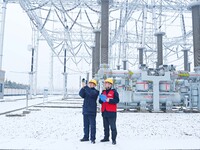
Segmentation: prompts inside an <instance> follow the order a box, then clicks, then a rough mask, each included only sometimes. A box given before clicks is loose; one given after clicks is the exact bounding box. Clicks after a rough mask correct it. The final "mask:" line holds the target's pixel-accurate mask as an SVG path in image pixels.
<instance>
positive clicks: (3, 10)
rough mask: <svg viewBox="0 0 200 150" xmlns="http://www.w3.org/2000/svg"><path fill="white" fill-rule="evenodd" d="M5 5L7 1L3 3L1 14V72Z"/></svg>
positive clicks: (0, 67) (0, 66)
mask: <svg viewBox="0 0 200 150" xmlns="http://www.w3.org/2000/svg"><path fill="white" fill-rule="evenodd" d="M6 5H7V1H3V4H2V12H1V24H0V25H1V26H0V70H2V61H3V43H4V29H5V20H6Z"/></svg>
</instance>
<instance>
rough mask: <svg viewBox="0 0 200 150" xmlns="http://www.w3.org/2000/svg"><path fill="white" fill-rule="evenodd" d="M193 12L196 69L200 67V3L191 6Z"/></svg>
mask: <svg viewBox="0 0 200 150" xmlns="http://www.w3.org/2000/svg"><path fill="white" fill-rule="evenodd" d="M189 7H190V8H191V10H192V28H193V47H194V67H198V66H200V1H197V2H193V3H192V4H191V5H190V6H189Z"/></svg>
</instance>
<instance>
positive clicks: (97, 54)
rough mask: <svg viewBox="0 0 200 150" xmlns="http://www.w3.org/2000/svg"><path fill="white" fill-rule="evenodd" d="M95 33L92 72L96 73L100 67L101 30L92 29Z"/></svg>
mask: <svg viewBox="0 0 200 150" xmlns="http://www.w3.org/2000/svg"><path fill="white" fill-rule="evenodd" d="M94 34H95V49H94V50H95V56H94V57H95V62H94V63H95V70H94V73H95V74H96V73H97V72H98V70H99V68H100V55H101V53H100V47H101V45H100V43H101V31H100V30H94Z"/></svg>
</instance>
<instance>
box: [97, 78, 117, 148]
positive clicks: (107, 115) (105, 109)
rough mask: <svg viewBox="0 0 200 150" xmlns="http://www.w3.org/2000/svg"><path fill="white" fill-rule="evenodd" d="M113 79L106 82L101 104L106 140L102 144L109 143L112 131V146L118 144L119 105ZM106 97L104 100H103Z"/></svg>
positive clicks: (100, 100)
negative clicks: (113, 87) (117, 119)
mask: <svg viewBox="0 0 200 150" xmlns="http://www.w3.org/2000/svg"><path fill="white" fill-rule="evenodd" d="M112 85H113V79H111V78H108V79H106V80H105V82H104V86H105V90H103V91H102V95H101V96H100V99H99V103H100V104H101V112H102V117H103V126H104V138H103V139H102V140H101V142H108V141H109V136H110V134H109V133H110V131H109V127H110V128H111V131H112V144H113V145H115V144H116V137H117V128H116V118H117V103H119V94H118V92H117V91H116V90H115V89H112ZM103 97H104V98H103Z"/></svg>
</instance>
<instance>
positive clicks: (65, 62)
mask: <svg viewBox="0 0 200 150" xmlns="http://www.w3.org/2000/svg"><path fill="white" fill-rule="evenodd" d="M66 56H67V48H65V49H64V72H63V83H64V85H63V91H64V92H63V99H66V98H67V96H68V94H67V70H66V64H67V59H66Z"/></svg>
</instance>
